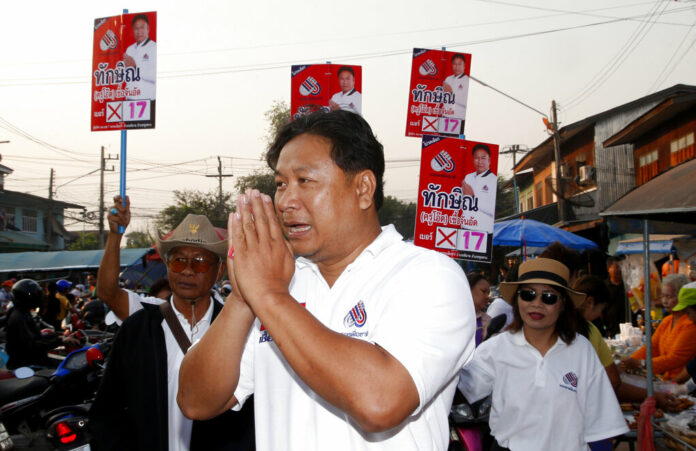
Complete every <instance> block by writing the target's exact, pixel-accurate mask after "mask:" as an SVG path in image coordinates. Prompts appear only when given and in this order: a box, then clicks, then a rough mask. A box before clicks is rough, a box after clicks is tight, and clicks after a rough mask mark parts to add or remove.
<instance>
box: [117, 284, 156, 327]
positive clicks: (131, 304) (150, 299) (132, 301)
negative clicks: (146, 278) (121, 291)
mask: <svg viewBox="0 0 696 451" xmlns="http://www.w3.org/2000/svg"><path fill="white" fill-rule="evenodd" d="M125 291H126V293H128V316H130V315H132V314H133V313H135V312H137V311H138V310H140V309H142V308H143V305H142V304H143V303H145V304H153V305H159V304H162V303H163V302H165V300H164V299H160V298H156V297H154V296H140V295H139V294H137V293H133V292H132V291H130V290H125ZM122 322H123V321H122V320H121V319H120V318H119V317H118V316H117V317H116V324H118V325H119V326H120V325H121V323H122Z"/></svg>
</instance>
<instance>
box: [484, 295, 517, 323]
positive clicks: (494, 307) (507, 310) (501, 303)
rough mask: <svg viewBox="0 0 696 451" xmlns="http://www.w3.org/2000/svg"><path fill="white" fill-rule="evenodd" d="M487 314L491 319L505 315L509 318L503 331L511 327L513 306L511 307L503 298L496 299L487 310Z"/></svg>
mask: <svg viewBox="0 0 696 451" xmlns="http://www.w3.org/2000/svg"><path fill="white" fill-rule="evenodd" d="M486 313H488V315H489V316H490V317H491V318H495V317H496V316H498V315H503V314H504V315H505V316H506V317H507V318H506V320H505V326H503V329H505V328H506V327H507V326H509V325H510V323H511V322H512V305H510V303H509V302H507V301H506V300H505V299H503V298H495V299H494V300H493V302H491V304H490V305H489V306H488V308H487V309H486ZM501 330H502V329H501Z"/></svg>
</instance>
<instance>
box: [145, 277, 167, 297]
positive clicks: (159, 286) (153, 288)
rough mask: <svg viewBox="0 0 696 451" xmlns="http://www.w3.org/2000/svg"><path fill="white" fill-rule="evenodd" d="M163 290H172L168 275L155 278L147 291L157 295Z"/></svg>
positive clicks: (153, 295) (148, 293) (149, 293)
mask: <svg viewBox="0 0 696 451" xmlns="http://www.w3.org/2000/svg"><path fill="white" fill-rule="evenodd" d="M162 290H169V291H172V289H171V288H170V287H169V279H167V278H166V277H162V278H161V279H157V280H155V281H154V282H153V283H152V285H150V289H149V290H148V292H147V295H148V296H152V297H155V296H157V293H159V292H160V291H162Z"/></svg>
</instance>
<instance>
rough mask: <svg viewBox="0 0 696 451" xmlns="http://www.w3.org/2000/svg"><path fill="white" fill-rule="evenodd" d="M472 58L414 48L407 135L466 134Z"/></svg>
mask: <svg viewBox="0 0 696 451" xmlns="http://www.w3.org/2000/svg"><path fill="white" fill-rule="evenodd" d="M470 71H471V55H470V54H468V53H457V52H448V51H445V50H428V49H413V60H412V63H411V87H410V90H409V96H408V113H407V115H406V136H423V135H444V136H453V135H455V136H458V135H463V134H464V122H465V120H466V104H467V99H468V97H469V72H470Z"/></svg>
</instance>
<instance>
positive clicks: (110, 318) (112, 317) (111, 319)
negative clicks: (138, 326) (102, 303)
mask: <svg viewBox="0 0 696 451" xmlns="http://www.w3.org/2000/svg"><path fill="white" fill-rule="evenodd" d="M117 320H118V318H117V317H116V314H115V313H114V312H113V310H112V311H110V312H109V313H107V314H106V318H104V323H106V325H107V326H110V325H112V324H114V323H116V321H117Z"/></svg>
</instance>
